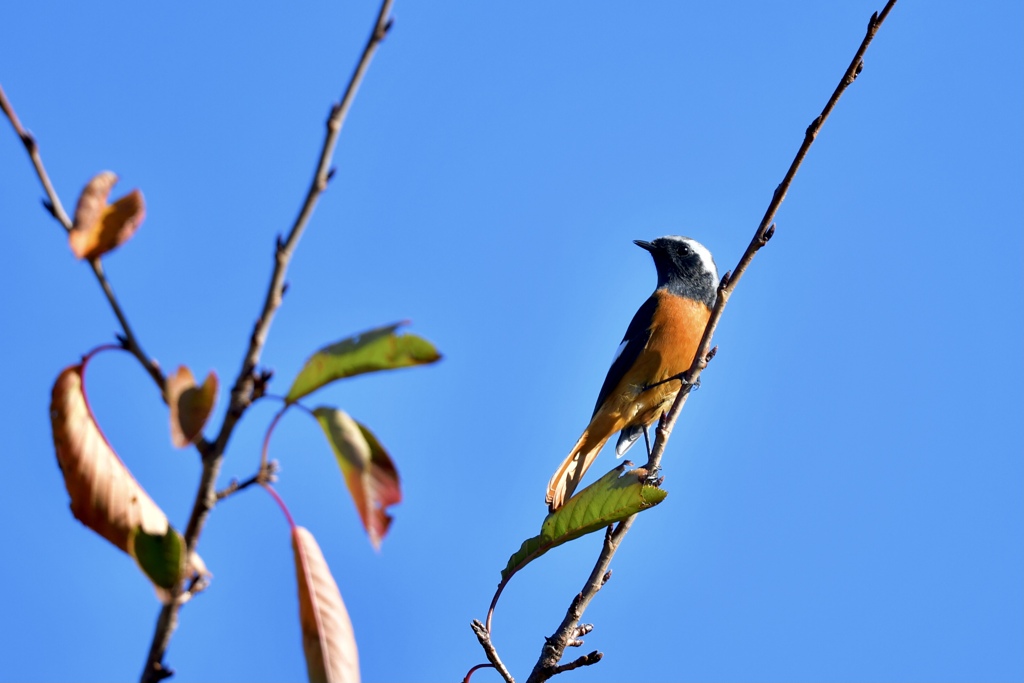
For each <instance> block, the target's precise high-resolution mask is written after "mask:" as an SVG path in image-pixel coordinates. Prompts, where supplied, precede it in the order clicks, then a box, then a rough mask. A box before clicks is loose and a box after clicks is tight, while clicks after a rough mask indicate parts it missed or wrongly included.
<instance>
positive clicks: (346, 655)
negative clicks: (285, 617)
mask: <svg viewBox="0 0 1024 683" xmlns="http://www.w3.org/2000/svg"><path fill="white" fill-rule="evenodd" d="M292 549H293V550H294V551H295V573H296V576H297V578H298V583H299V623H300V624H301V626H302V649H303V651H304V652H305V655H306V671H307V673H308V675H309V680H310V681H313V682H314V683H320V682H328V681H329V682H331V683H358V681H359V651H358V649H357V648H356V638H355V633H354V631H353V630H352V621H351V620H350V619H349V616H348V610H346V609H345V603H344V602H343V601H342V599H341V593H340V592H339V591H338V584H336V583H335V582H334V577H333V576H332V575H331V569H330V567H328V566H327V561H326V560H325V559H324V555H323V553H322V552H320V546H319V545H317V542H316V539H315V538H313V534H311V533H309V531H308V530H306V529H304V528H303V527H301V526H295V527H292Z"/></svg>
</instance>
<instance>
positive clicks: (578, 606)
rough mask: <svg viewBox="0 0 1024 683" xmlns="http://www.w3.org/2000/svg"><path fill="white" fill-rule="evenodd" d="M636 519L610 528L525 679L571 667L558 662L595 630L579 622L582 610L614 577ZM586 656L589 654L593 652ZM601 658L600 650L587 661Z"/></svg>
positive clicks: (535, 680)
mask: <svg viewBox="0 0 1024 683" xmlns="http://www.w3.org/2000/svg"><path fill="white" fill-rule="evenodd" d="M635 520H636V515H633V516H631V517H627V518H626V519H624V520H622V521H621V522H619V524H618V526H616V527H615V528H614V529H612V528H611V527H609V531H607V532H606V533H605V535H604V544H603V545H602V546H601V554H600V555H598V558H597V564H595V565H594V569H593V570H592V571H591V572H590V576H589V577H588V578H587V582H586V583H585V584H583V590H581V591H580V592H579V593H577V594H576V597H574V598H573V599H572V602H571V603H570V604H569V609H568V610H566V612H565V618H563V619H562V623H561V624H559V626H558V629H557V630H556V631H555V633H554V635H552V636H551V637H550V638H546V639H545V641H544V647H543V648H541V652H540V658H539V659H538V660H537V663H536V664H535V665H534V667H533V671H531V672H530V677H529V678H528V679H526V683H542V682H543V681H546V680H548V679H549V678H551V677H552V676H555V675H557V674H558V673H560V672H561V671H563V670H565V671H567V670H568V669H560V668H559V666H558V662H560V661H562V656H563V655H564V654H565V648H567V647H578V646H579V645H580V644H581V643H579V642H578V641H579V637H580V636H581V635H585V634H586V633H589V632H590V630H592V628H593V627H592V626H591V627H590V628H589V629H588V628H586V627H581V626H580V625H579V623H580V619H581V618H583V612H584V611H585V610H586V609H587V605H589V604H590V601H591V600H593V599H594V596H595V595H597V592H598V591H599V590H601V588H602V587H603V586H604V584H605V583H607V582H608V579H609V578H611V572H610V571H609V569H608V567H609V566H610V565H611V563H612V558H613V557H615V551H616V550H618V548H619V544H621V543H622V539H623V537H625V535H626V532H627V531H629V528H630V527H631V526H633V522H634V521H635ZM588 626H589V625H588ZM591 654H593V653H591ZM587 656H588V657H589V656H590V655H587ZM599 659H600V653H598V658H597V659H595V660H594V661H592V662H588V664H594V663H596V662H597V661H598V660H599ZM577 666H583V664H578V665H577ZM572 668H574V669H575V668H577V667H576V666H574V667H572Z"/></svg>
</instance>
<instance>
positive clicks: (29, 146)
mask: <svg viewBox="0 0 1024 683" xmlns="http://www.w3.org/2000/svg"><path fill="white" fill-rule="evenodd" d="M0 110H3V112H4V114H5V115H6V116H7V118H8V119H9V120H10V122H11V125H12V126H14V132H15V133H17V134H18V137H19V138H21V143H22V144H23V145H25V150H26V151H27V152H28V155H29V157H30V158H31V159H32V165H33V166H35V168H36V175H38V176H39V180H40V181H41V182H42V183H43V189H44V190H46V196H47V201H48V202H49V203H48V204H47V205H46V208H47V209H48V210H49V211H50V213H51V214H53V217H54V218H56V219H57V222H59V223H60V224H61V225H62V226H64V230H66V231H68V232H71V219H70V218H68V214H67V212H66V211H65V210H64V205H63V204H61V203H60V197H58V196H57V191H56V190H55V189H53V183H51V182H50V176H49V175H47V173H46V168H45V167H44V166H43V159H42V157H41V156H39V145H38V144H37V143H36V139H35V138H34V137H33V136H32V133H29V132H28V131H27V130H25V128H24V127H23V126H22V125H21V121H20V120H18V115H17V114H15V113H14V107H12V106H11V103H10V102H9V101H8V100H7V95H5V94H4V89H3V88H2V87H0Z"/></svg>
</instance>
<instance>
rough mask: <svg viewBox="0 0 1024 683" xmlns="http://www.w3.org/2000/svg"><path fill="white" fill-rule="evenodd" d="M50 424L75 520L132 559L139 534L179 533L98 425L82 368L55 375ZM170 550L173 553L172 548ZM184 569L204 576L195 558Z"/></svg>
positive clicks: (200, 561) (68, 369) (78, 367)
mask: <svg viewBox="0 0 1024 683" xmlns="http://www.w3.org/2000/svg"><path fill="white" fill-rule="evenodd" d="M50 424H51V427H52V429H53V445H54V448H55V449H56V451H57V464H58V465H59V466H60V470H61V473H62V474H63V475H64V485H65V486H66V487H67V490H68V494H70V496H71V512H72V514H73V515H74V516H75V518H76V519H78V520H79V521H80V522H82V524H84V525H85V526H87V527H89V528H90V529H92V530H93V531H95V532H96V533H98V534H99V535H100V536H102V537H103V538H105V539H107V540H108V541H110V542H111V543H113V544H114V545H115V546H117V547H118V548H120V549H121V550H123V551H125V552H126V553H128V554H130V555H132V556H133V557H135V553H134V552H133V551H134V549H135V548H133V545H136V544H133V543H131V541H132V538H133V537H135V538H136V540H137V539H138V537H139V534H142V535H145V536H149V537H157V538H163V537H166V536H167V535H168V533H169V532H171V533H174V534H177V532H176V531H174V529H172V528H171V527H170V524H168V522H167V516H166V515H165V514H164V512H163V510H161V509H160V507H159V506H158V505H157V504H156V503H155V502H153V499H152V498H150V497H149V494H147V493H146V491H145V490H144V489H143V488H142V487H141V486H140V485H139V483H138V482H137V481H135V478H134V477H133V476H132V474H131V472H129V471H128V468H127V467H125V465H124V463H123V462H121V459H120V458H118V457H117V454H116V453H114V450H113V449H112V448H111V447H110V444H109V443H107V439H106V437H105V436H103V432H101V431H100V428H99V426H98V425H97V424H96V420H95V419H94V418H93V415H92V411H91V410H90V409H89V404H88V403H87V402H86V400H85V393H84V392H83V390H82V366H81V365H72V366H70V367H67V368H64V370H63V371H62V372H61V373H60V375H59V376H58V377H57V381H56V382H55V383H54V385H53V394H52V397H51V401H50ZM168 552H173V547H172V548H171V549H170V550H169V551H168ZM146 554H147V555H148V554H149V553H148V551H147V553H146ZM144 571H146V572H147V575H150V577H151V578H153V575H152V574H150V572H149V571H148V570H144ZM188 571H189V572H192V571H194V572H199V573H202V574H206V573H207V572H206V567H205V566H204V565H203V562H202V560H201V559H200V558H199V557H198V555H195V554H193V555H192V557H191V559H190V562H189V570H188ZM155 580H156V579H154V581H155ZM163 580H164V579H161V581H163Z"/></svg>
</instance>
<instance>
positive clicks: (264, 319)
mask: <svg viewBox="0 0 1024 683" xmlns="http://www.w3.org/2000/svg"><path fill="white" fill-rule="evenodd" d="M392 3H393V0H383V2H382V3H381V6H380V11H379V12H378V14H377V21H376V23H375V24H374V27H373V31H372V32H371V33H370V37H369V39H368V40H367V42H366V46H365V47H364V48H363V53H362V55H361V56H360V58H359V62H358V63H357V65H356V68H355V71H354V72H353V74H352V77H351V79H350V80H349V83H348V87H347V88H346V89H345V93H344V95H343V96H342V99H341V101H340V102H339V103H337V104H335V105H334V106H333V107H332V109H331V114H330V117H329V118H328V119H327V135H326V137H325V139H324V144H323V148H322V149H321V152H320V160H319V162H318V163H317V168H316V173H315V174H314V176H313V181H312V182H311V183H310V187H309V190H308V191H307V193H306V199H305V201H304V202H303V204H302V207H301V209H300V210H299V215H298V217H297V218H296V219H295V223H294V224H293V225H292V227H291V230H290V231H289V233H288V237H287V239H285V240H284V241H283V242H282V241H281V240H280V238H278V243H277V250H276V252H275V255H274V270H273V273H272V275H271V277H270V285H269V287H268V288H267V294H266V297H265V299H264V302H263V309H262V311H261V312H260V316H259V318H257V320H256V324H255V326H254V327H253V331H252V335H251V336H250V338H249V346H248V349H247V350H246V353H245V357H244V360H243V361H242V368H241V370H240V371H239V373H238V377H237V378H236V379H235V383H234V385H233V386H232V389H231V402H230V404H229V405H228V410H227V413H226V414H225V416H224V422H223V423H222V424H221V428H220V431H219V432H218V434H217V438H216V440H215V441H214V442H213V443H206V444H202V446H203V447H202V448H201V452H202V454H203V471H202V475H201V477H200V480H199V489H198V491H197V492H196V497H195V502H194V503H193V505H192V513H191V515H190V516H189V520H188V524H187V525H186V527H185V533H184V538H185V544H186V547H187V548H188V550H189V551H190V552H191V551H192V550H193V549H194V548H195V547H196V544H197V543H198V541H199V535H200V533H202V530H203V527H204V526H205V524H206V519H207V517H208V516H209V514H210V510H212V509H213V506H214V505H215V504H216V503H217V491H216V484H217V477H218V476H219V474H220V469H221V464H222V463H223V460H224V451H225V449H226V448H227V444H228V441H229V439H230V438H231V434H232V432H233V431H234V428H235V425H237V424H238V421H239V420H240V419H241V417H242V415H243V414H244V413H245V411H246V409H248V407H249V406H250V405H251V404H252V401H253V400H254V392H255V389H256V388H257V384H258V381H259V377H258V376H257V373H256V366H257V365H258V364H259V360H260V355H261V354H262V352H263V346H264V344H265V343H266V339H267V333H268V332H269V330H270V325H271V323H272V322H273V319H274V314H275V313H276V312H277V309H278V308H279V307H280V305H281V300H282V297H283V295H284V287H285V275H286V274H287V272H288V265H289V263H290V262H291V258H292V254H293V253H294V251H295V247H296V245H297V244H298V242H299V239H300V238H301V237H302V233H303V231H304V230H305V228H306V225H307V224H308V223H309V218H310V216H311V215H312V214H313V209H314V208H315V207H316V203H317V200H318V199H319V198H320V195H321V194H322V193H323V191H324V190H325V189H326V188H327V182H328V180H329V178H330V175H331V174H330V166H331V159H332V158H333V155H334V148H335V146H336V145H337V142H338V135H339V133H340V132H341V128H342V125H343V124H344V121H345V116H346V115H347V114H348V111H349V108H350V107H351V106H352V101H353V99H354V98H355V95H356V92H357V91H358V90H359V85H360V83H362V80H363V76H364V75H365V73H366V69H367V68H368V67H369V65H370V61H371V60H372V59H373V55H374V53H375V52H376V51H377V47H378V45H380V43H381V41H382V40H384V36H385V35H387V32H388V29H389V28H390V27H391V18H390V14H391V5H392ZM178 590H180V587H179V589H178ZM179 607H180V605H179V604H178V602H177V601H176V600H175V601H172V602H171V603H170V604H169V605H165V606H164V607H163V608H162V610H161V612H160V618H159V619H158V620H157V628H156V630H155V632H154V633H153V641H152V646H151V647H150V650H149V657H148V658H147V660H146V665H145V667H144V668H143V671H142V681H143V683H153V682H154V681H158V680H159V679H160V671H161V670H162V669H163V664H162V662H163V656H164V653H165V652H166V650H167V646H168V644H169V643H170V640H171V635H172V634H173V632H174V628H175V626H176V623H177V617H176V616H175V617H174V618H170V617H168V618H165V615H166V614H167V613H168V612H175V613H176V612H177V611H178V609H179Z"/></svg>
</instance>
